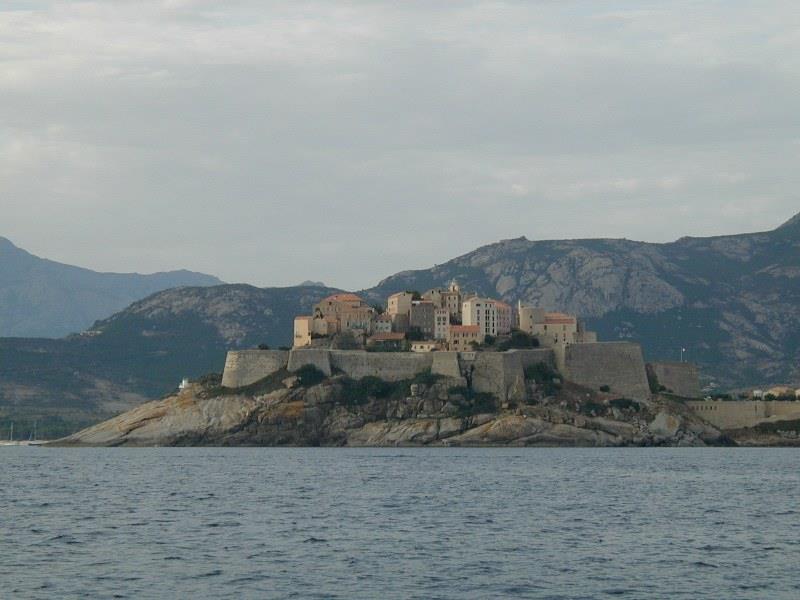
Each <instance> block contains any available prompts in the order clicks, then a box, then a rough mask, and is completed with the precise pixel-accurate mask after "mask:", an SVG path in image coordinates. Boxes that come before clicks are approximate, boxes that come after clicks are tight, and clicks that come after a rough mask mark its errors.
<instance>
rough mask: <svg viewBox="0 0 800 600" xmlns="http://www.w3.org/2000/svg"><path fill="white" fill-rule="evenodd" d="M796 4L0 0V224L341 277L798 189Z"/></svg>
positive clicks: (625, 230) (727, 229)
mask: <svg viewBox="0 0 800 600" xmlns="http://www.w3.org/2000/svg"><path fill="white" fill-rule="evenodd" d="M798 107H800V11H798V10H797V5H796V0H791V1H772V0H758V1H738V0H725V1H713V0H703V1H697V2H687V1H679V0H673V1H670V2H663V1H652V2H650V1H644V0H640V1H628V2H626V1H615V2H607V1H601V0H596V1H589V0H582V1H570V0H541V1H538V2H536V1H530V2H482V1H466V0H465V1H462V2H452V1H447V2H445V1H443V2H435V1H429V0H427V1H421V0H420V1H416V0H406V1H403V2H396V1H392V2H379V1H369V2H346V1H341V0H337V1H336V2H333V1H330V2H304V1H302V0H292V1H286V2H269V1H265V0H253V1H245V0H228V1H226V2H216V1H206V0H164V1H154V0H137V1H136V2H130V1H113V0H104V1H102V2H68V1H60V2H59V1H51V2H46V1H24V0H5V1H4V2H2V3H0V235H2V236H6V237H8V238H10V239H11V240H12V241H13V242H14V243H16V244H17V245H18V246H21V247H23V248H25V249H27V250H29V251H30V252H33V253H34V254H37V255H40V256H44V257H47V258H51V259H54V260H59V261H62V262H67V263H71V264H78V265H81V266H85V267H89V268H92V269H96V270H104V271H138V272H153V271H161V270H168V269H175V268H189V269H192V270H197V271H203V272H207V273H211V274H214V275H217V276H218V277H220V278H222V279H224V280H226V281H228V282H247V283H252V284H255V285H260V286H279V285H292V284H296V283H299V282H301V281H303V280H308V279H310V280H318V281H323V282H325V283H327V284H328V285H332V286H337V287H342V288H348V289H359V288H363V287H369V286H372V285H374V284H376V283H377V282H378V281H379V280H380V279H382V278H383V277H386V276H388V275H390V274H393V273H395V272H397V271H401V270H405V269H412V268H427V267H430V266H433V265H434V264H440V263H443V262H445V261H446V260H449V259H451V258H454V257H456V256H459V255H461V254H464V253H466V252H469V251H470V250H473V249H474V248H476V247H478V246H481V245H485V244H488V243H492V242H495V241H498V240H500V239H507V238H515V237H519V236H523V235H524V236H526V237H527V238H528V239H532V240H536V239H562V238H583V237H625V238H629V239H637V240H646V241H656V242H661V241H671V240H674V239H677V238H679V237H682V236H685V235H695V236H705V235H717V234H726V233H739V232H745V231H758V230H766V229H772V228H774V227H776V226H777V225H779V224H780V223H782V222H783V221H785V220H787V219H789V218H790V217H791V216H792V215H794V214H795V213H797V212H798V211H800V168H798V166H799V165H800V110H798Z"/></svg>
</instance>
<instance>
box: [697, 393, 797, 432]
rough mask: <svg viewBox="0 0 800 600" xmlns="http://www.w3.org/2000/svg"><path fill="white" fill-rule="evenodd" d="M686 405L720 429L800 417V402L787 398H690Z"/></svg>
mask: <svg viewBox="0 0 800 600" xmlns="http://www.w3.org/2000/svg"><path fill="white" fill-rule="evenodd" d="M686 405H687V406H688V407H690V408H691V409H692V410H693V411H694V412H695V413H697V415H698V416H699V417H700V418H702V419H704V420H705V421H708V422H709V423H711V424H712V425H714V426H715V427H719V428H720V429H739V428H742V427H754V426H756V425H758V424H759V423H763V422H765V421H783V420H787V419H800V402H791V401H786V400H741V401H724V400H689V401H687V402H686Z"/></svg>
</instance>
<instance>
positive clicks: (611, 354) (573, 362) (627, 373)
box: [561, 342, 650, 400]
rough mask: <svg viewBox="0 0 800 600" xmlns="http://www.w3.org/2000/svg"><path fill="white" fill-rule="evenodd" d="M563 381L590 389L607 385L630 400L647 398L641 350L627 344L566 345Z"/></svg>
mask: <svg viewBox="0 0 800 600" xmlns="http://www.w3.org/2000/svg"><path fill="white" fill-rule="evenodd" d="M561 371H562V374H563V375H564V378H565V379H567V380H568V381H572V382H574V383H577V384H578V385H582V386H585V387H588V388H592V389H594V390H597V389H600V387H601V386H604V385H607V386H609V387H610V388H611V391H612V392H614V393H617V394H621V395H623V396H626V397H627V398H630V399H632V400H647V399H648V398H650V386H649V384H648V382H647V371H646V370H645V365H644V358H643V357H642V349H641V347H640V346H639V345H638V344H632V343H630V342H598V343H595V344H570V345H568V346H566V347H565V348H564V363H563V367H562V369H561Z"/></svg>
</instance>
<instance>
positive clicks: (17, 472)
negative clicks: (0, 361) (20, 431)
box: [0, 448, 800, 599]
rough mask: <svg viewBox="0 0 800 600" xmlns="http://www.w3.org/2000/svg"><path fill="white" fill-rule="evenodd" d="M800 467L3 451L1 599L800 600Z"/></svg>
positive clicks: (558, 452)
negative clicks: (505, 599)
mask: <svg viewBox="0 0 800 600" xmlns="http://www.w3.org/2000/svg"><path fill="white" fill-rule="evenodd" d="M799 464H800V452H799V451H797V450H791V449H775V450H772V449H770V450H756V449H703V450H697V449H607V450H601V449H591V450H583V449H580V450H577V449H575V450H573V449H435V450H434V449H407V450H406V449H402V450H387V449H381V450H376V449H359V450H355V449H158V448H156V449H142V450H128V449H44V448H0V598H14V599H16V598H85V597H102V598H112V597H114V598H191V597H194V598H459V599H460V598H500V597H508V598H553V599H555V598H606V597H614V598H620V597H621V598H726V599H731V598H748V599H749V598H771V599H774V598H791V599H796V598H800V470H799V469H798V465H799Z"/></svg>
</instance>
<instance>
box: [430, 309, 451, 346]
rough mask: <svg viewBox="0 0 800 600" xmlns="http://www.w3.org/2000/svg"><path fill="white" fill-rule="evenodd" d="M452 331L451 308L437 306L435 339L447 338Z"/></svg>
mask: <svg viewBox="0 0 800 600" xmlns="http://www.w3.org/2000/svg"><path fill="white" fill-rule="evenodd" d="M449 331H450V310H449V309H447V308H436V309H434V311H433V339H435V340H445V341H446V340H447V334H448V332H449Z"/></svg>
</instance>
